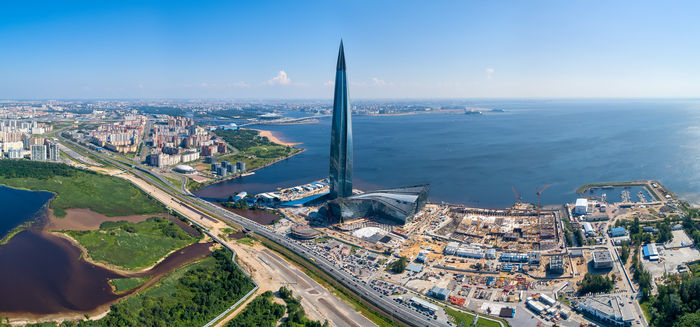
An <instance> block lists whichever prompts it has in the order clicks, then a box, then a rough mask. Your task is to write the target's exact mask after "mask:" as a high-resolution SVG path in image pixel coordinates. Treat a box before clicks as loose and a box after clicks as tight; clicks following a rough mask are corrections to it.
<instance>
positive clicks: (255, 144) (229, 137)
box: [214, 129, 301, 170]
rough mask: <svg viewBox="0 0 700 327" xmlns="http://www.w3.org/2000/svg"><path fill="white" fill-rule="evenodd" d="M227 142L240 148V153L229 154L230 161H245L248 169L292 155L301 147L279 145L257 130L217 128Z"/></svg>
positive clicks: (227, 158) (217, 133)
mask: <svg viewBox="0 0 700 327" xmlns="http://www.w3.org/2000/svg"><path fill="white" fill-rule="evenodd" d="M214 133H215V134H216V135H218V136H221V137H222V138H223V139H224V141H226V143H228V144H229V145H231V146H233V147H234V148H236V149H238V150H239V153H237V154H235V155H231V156H227V157H226V160H228V161H243V162H245V163H246V169H247V170H253V169H257V168H260V167H262V166H265V165H269V164H271V163H273V162H275V161H277V160H280V159H284V158H286V157H289V156H292V155H294V154H296V153H298V152H299V151H301V149H298V148H294V147H290V146H284V145H279V144H276V143H273V142H271V141H270V140H269V139H267V138H266V137H260V132H258V131H256V130H248V129H239V130H235V131H234V130H220V129H219V130H216V131H214Z"/></svg>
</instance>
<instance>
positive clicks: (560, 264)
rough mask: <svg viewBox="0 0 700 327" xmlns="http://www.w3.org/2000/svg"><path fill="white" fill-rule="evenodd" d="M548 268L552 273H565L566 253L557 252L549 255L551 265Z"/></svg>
mask: <svg viewBox="0 0 700 327" xmlns="http://www.w3.org/2000/svg"><path fill="white" fill-rule="evenodd" d="M547 270H548V271H549V273H550V274H559V275H560V274H563V273H564V255H563V254H556V255H553V256H551V257H549V266H548V267H547Z"/></svg>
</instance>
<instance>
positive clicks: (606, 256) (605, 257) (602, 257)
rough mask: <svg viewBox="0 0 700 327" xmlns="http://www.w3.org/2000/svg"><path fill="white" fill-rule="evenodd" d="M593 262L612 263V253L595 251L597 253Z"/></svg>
mask: <svg viewBox="0 0 700 327" xmlns="http://www.w3.org/2000/svg"><path fill="white" fill-rule="evenodd" d="M593 261H596V262H605V261H612V256H611V255H610V252H608V250H600V251H595V252H593Z"/></svg>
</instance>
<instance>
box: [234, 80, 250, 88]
mask: <svg viewBox="0 0 700 327" xmlns="http://www.w3.org/2000/svg"><path fill="white" fill-rule="evenodd" d="M233 87H250V84H248V83H246V82H243V81H240V82H238V83H235V84H233Z"/></svg>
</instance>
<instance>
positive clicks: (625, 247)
mask: <svg viewBox="0 0 700 327" xmlns="http://www.w3.org/2000/svg"><path fill="white" fill-rule="evenodd" d="M629 257H630V246H629V244H628V243H627V242H623V243H622V249H620V259H621V260H622V264H625V263H627V259H629Z"/></svg>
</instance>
